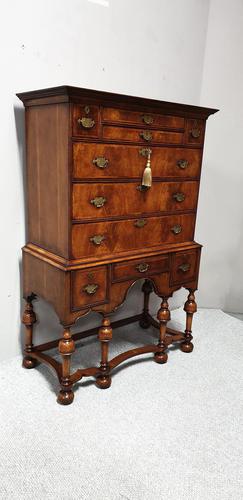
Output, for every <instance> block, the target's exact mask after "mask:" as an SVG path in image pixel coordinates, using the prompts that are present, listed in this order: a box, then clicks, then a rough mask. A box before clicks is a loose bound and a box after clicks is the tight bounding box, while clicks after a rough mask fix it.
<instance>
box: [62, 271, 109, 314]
mask: <svg viewBox="0 0 243 500" xmlns="http://www.w3.org/2000/svg"><path fill="white" fill-rule="evenodd" d="M71 288H72V310H75V309H80V308H82V307H85V306H87V305H94V304H100V303H104V302H106V299H107V268H106V266H100V267H96V268H90V269H85V270H82V271H72V273H71Z"/></svg>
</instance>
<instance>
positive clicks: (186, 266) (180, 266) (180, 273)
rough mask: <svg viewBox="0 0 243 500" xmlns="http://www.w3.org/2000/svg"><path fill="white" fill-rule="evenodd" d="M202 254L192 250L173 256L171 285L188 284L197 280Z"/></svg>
mask: <svg viewBox="0 0 243 500" xmlns="http://www.w3.org/2000/svg"><path fill="white" fill-rule="evenodd" d="M199 258H200V252H199V251H198V250H192V251H188V252H178V253H175V254H174V255H173V256H172V265H171V283H172V285H174V284H177V283H178V284H180V283H186V282H187V281H191V280H193V279H195V278H196V276H197V271H198V265H199Z"/></svg>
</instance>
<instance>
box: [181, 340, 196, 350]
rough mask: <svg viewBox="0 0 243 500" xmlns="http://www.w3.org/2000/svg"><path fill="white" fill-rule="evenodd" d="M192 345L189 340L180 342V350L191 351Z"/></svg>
mask: <svg viewBox="0 0 243 500" xmlns="http://www.w3.org/2000/svg"><path fill="white" fill-rule="evenodd" d="M193 347H194V345H193V344H192V343H191V342H182V344H181V345H180V350H181V351H182V352H192V351H193Z"/></svg>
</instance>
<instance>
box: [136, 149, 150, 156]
mask: <svg viewBox="0 0 243 500" xmlns="http://www.w3.org/2000/svg"><path fill="white" fill-rule="evenodd" d="M139 154H140V155H141V156H145V157H146V158H147V157H148V156H149V155H151V154H152V149H150V148H141V149H139Z"/></svg>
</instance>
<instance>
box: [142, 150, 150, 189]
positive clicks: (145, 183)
mask: <svg viewBox="0 0 243 500" xmlns="http://www.w3.org/2000/svg"><path fill="white" fill-rule="evenodd" d="M151 154H152V150H151V149H149V148H148V150H147V162H146V167H145V169H144V171H143V177H142V183H141V188H142V190H143V189H149V188H151V186H152V170H151Z"/></svg>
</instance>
